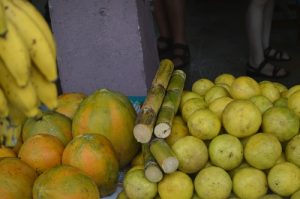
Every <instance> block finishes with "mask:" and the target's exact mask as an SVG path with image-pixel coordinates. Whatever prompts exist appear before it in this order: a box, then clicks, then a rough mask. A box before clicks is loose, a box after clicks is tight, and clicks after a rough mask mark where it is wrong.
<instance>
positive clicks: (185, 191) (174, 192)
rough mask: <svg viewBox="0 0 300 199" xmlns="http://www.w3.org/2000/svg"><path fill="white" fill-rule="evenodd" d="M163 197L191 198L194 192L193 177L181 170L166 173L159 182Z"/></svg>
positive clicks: (165, 198) (167, 198)
mask: <svg viewBox="0 0 300 199" xmlns="http://www.w3.org/2000/svg"><path fill="white" fill-rule="evenodd" d="M158 193H159V195H160V197H161V199H171V198H172V199H190V198H191V197H192V196H193V193H194V185H193V181H192V179H191V178H190V177H189V176H188V175H187V174H185V173H183V172H181V171H175V172H173V173H170V174H165V176H164V178H163V179H162V180H161V181H160V182H159V183H158Z"/></svg>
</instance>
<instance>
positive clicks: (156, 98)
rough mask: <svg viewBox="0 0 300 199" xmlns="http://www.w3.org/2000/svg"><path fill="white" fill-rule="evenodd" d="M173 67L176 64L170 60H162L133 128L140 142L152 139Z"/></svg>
mask: <svg viewBox="0 0 300 199" xmlns="http://www.w3.org/2000/svg"><path fill="white" fill-rule="evenodd" d="M173 69H174V65H173V63H172V62H171V61H170V60H162V61H161V62H160V65H159V68H158V70H157V73H156V75H155V77H154V79H153V81H152V85H151V88H150V89H149V91H148V93H147V96H146V99H145V102H144V103H143V105H142V107H141V111H140V112H139V113H138V116H137V119H136V123H135V126H134V128H133V134H134V137H135V139H136V140H137V141H138V142H140V143H148V142H149V141H150V140H151V137H152V134H153V129H154V125H155V122H156V118H157V114H158V111H159V109H160V107H161V104H162V102H163V99H164V97H165V93H166V89H167V86H168V84H169V81H170V78H171V75H172V71H173Z"/></svg>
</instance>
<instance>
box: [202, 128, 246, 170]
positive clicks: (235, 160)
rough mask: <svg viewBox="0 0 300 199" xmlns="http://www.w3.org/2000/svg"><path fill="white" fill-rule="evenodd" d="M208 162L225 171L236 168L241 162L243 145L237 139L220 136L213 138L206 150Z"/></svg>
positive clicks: (226, 135) (224, 135) (227, 135)
mask: <svg viewBox="0 0 300 199" xmlns="http://www.w3.org/2000/svg"><path fill="white" fill-rule="evenodd" d="M208 152H209V158H210V161H211V162H212V163H213V164H214V165H216V166H219V167H221V168H223V169H225V170H231V169H234V168H236V167H238V166H239V165H240V164H241V162H242V160H243V145H242V143H241V142H240V140H239V139H238V138H237V137H234V136H232V135H229V134H222V135H218V136H217V137H215V138H214V139H213V140H212V141H211V142H210V144H209V148H208Z"/></svg>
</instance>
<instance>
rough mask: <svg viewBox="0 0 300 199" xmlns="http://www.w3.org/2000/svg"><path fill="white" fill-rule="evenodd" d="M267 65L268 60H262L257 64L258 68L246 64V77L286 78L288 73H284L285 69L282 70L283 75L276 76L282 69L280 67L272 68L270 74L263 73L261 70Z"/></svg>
mask: <svg viewBox="0 0 300 199" xmlns="http://www.w3.org/2000/svg"><path fill="white" fill-rule="evenodd" d="M268 63H269V62H268V60H266V59H265V60H263V61H262V62H261V63H260V64H259V66H258V68H255V67H253V66H251V65H250V64H249V63H248V64H247V75H248V76H252V77H266V78H282V77H286V76H287V75H288V74H289V72H288V71H286V70H285V69H284V71H285V73H284V74H283V75H281V74H278V72H279V71H280V70H281V69H283V68H282V67H280V66H273V70H272V74H266V73H263V72H262V70H263V68H264V67H265V66H266V65H267V64H268Z"/></svg>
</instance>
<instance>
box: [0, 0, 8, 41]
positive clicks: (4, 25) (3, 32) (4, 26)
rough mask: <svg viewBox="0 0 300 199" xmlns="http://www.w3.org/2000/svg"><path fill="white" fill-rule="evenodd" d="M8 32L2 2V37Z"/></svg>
mask: <svg viewBox="0 0 300 199" xmlns="http://www.w3.org/2000/svg"><path fill="white" fill-rule="evenodd" d="M6 31H7V27H6V17H5V14H4V8H3V4H2V2H1V1H0V35H1V36H2V35H4V34H5V33H6Z"/></svg>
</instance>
